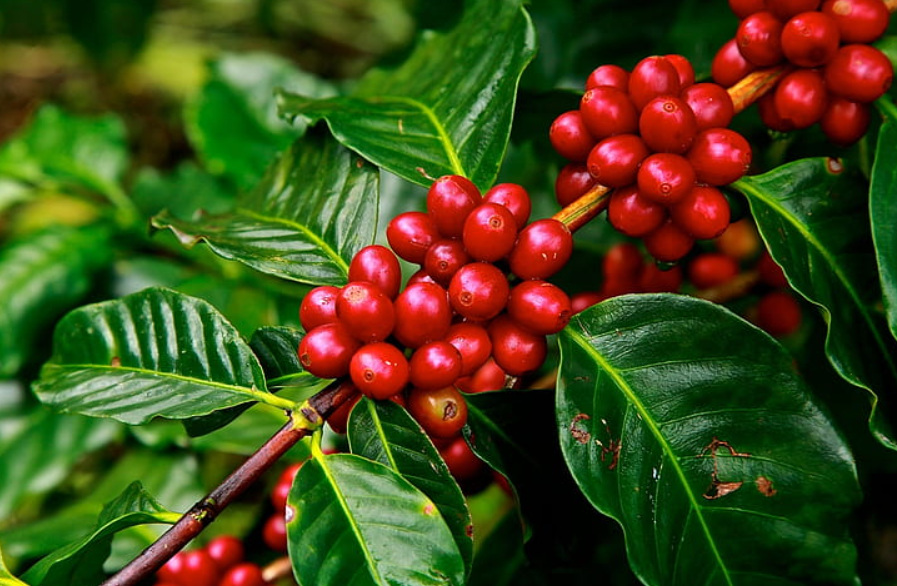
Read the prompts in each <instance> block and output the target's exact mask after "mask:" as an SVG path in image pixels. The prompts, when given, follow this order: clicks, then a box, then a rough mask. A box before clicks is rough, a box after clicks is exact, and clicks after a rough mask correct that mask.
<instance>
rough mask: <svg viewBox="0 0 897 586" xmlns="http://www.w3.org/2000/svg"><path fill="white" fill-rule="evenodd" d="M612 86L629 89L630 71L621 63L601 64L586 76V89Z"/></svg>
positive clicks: (623, 89)
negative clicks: (620, 64)
mask: <svg viewBox="0 0 897 586" xmlns="http://www.w3.org/2000/svg"><path fill="white" fill-rule="evenodd" d="M601 86H610V87H614V88H617V89H618V90H620V91H624V92H628V91H629V72H628V71H626V70H625V69H623V68H622V67H620V66H619V65H599V66H598V67H596V68H595V69H594V70H593V71H592V73H590V74H589V77H587V78H586V90H590V89H592V88H596V87H601Z"/></svg>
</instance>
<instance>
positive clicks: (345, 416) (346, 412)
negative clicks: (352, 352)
mask: <svg viewBox="0 0 897 586" xmlns="http://www.w3.org/2000/svg"><path fill="white" fill-rule="evenodd" d="M343 384H348V385H352V383H351V382H348V381H347V382H345V383H343ZM352 387H353V388H354V387H355V385H352ZM360 400H361V393H357V394H356V395H355V396H353V397H351V398H350V399H349V400H348V401H346V402H345V403H343V404H342V405H340V406H339V408H337V410H336V411H334V412H333V413H332V414H331V415H330V417H328V418H327V425H329V426H330V429H332V430H333V432H334V433H338V434H340V435H343V434H345V433H346V431H347V430H348V429H349V416H350V415H351V414H352V409H353V408H354V407H355V404H356V403H358V401H360ZM284 502H286V501H284ZM278 510H279V509H278Z"/></svg>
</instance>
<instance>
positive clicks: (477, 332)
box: [445, 322, 492, 376]
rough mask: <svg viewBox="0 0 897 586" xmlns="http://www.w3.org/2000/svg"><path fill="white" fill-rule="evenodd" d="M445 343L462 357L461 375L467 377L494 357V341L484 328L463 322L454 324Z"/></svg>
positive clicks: (446, 336)
mask: <svg viewBox="0 0 897 586" xmlns="http://www.w3.org/2000/svg"><path fill="white" fill-rule="evenodd" d="M445 341H446V342H448V343H449V344H451V345H452V346H454V347H455V350H457V351H458V354H459V355H460V356H461V375H462V376H467V375H469V374H473V372H474V371H475V370H476V369H478V368H479V367H480V366H482V365H483V363H484V362H486V360H488V359H489V357H490V356H492V341H491V340H490V339H489V333H488V332H487V331H486V329H485V328H484V327H483V326H480V325H477V324H472V323H467V322H461V323H457V324H453V325H452V327H450V328H449V331H448V333H447V334H446V335H445Z"/></svg>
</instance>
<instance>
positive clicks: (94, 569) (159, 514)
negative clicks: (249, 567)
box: [22, 482, 179, 586]
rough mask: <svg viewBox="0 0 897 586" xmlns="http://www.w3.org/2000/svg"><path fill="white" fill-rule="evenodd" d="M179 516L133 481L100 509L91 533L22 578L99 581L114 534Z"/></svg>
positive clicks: (34, 582) (50, 581)
mask: <svg viewBox="0 0 897 586" xmlns="http://www.w3.org/2000/svg"><path fill="white" fill-rule="evenodd" d="M178 518H179V515H178V514H176V513H172V512H170V511H167V510H166V509H165V508H163V507H162V506H161V505H160V504H159V503H158V502H156V500H155V499H154V498H153V497H152V496H151V495H150V494H149V493H147V492H146V491H145V490H144V489H143V486H142V485H141V484H140V483H139V482H134V483H133V484H131V486H129V487H128V488H127V489H126V490H125V491H124V492H123V493H122V494H121V495H120V496H119V497H118V498H116V499H115V500H113V501H110V502H109V503H108V504H107V505H106V506H105V507H104V508H103V511H102V512H101V513H100V516H99V519H98V521H97V525H96V528H95V529H94V531H93V533H91V534H90V535H88V536H87V537H85V538H83V539H81V540H79V541H77V542H75V543H72V544H71V545H68V546H66V547H63V548H61V549H59V550H57V551H56V552H54V553H52V554H50V555H48V556H47V557H45V558H43V559H42V560H41V561H39V562H38V563H37V564H35V565H34V566H33V567H32V568H31V569H30V570H28V571H27V572H26V573H25V574H24V575H23V576H22V577H23V578H24V579H25V580H26V581H27V582H28V583H29V584H32V585H33V586H41V585H44V584H46V585H48V586H49V585H51V584H98V583H99V582H100V581H101V580H102V579H103V578H104V577H105V575H104V573H103V562H104V561H105V560H106V558H107V557H108V556H109V551H110V547H111V545H112V537H113V536H114V535H115V533H117V532H119V531H121V530H123V529H126V528H128V527H133V526H135V525H144V524H147V523H168V524H173V523H175V522H176V521H177V520H178Z"/></svg>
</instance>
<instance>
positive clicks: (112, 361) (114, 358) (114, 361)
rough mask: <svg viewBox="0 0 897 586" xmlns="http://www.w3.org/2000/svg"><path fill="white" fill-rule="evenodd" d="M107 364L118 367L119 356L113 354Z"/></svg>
mask: <svg viewBox="0 0 897 586" xmlns="http://www.w3.org/2000/svg"><path fill="white" fill-rule="evenodd" d="M109 365H110V366H112V367H113V368H118V367H119V366H121V358H119V357H118V356H113V357H112V360H111V361H110V362H109Z"/></svg>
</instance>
